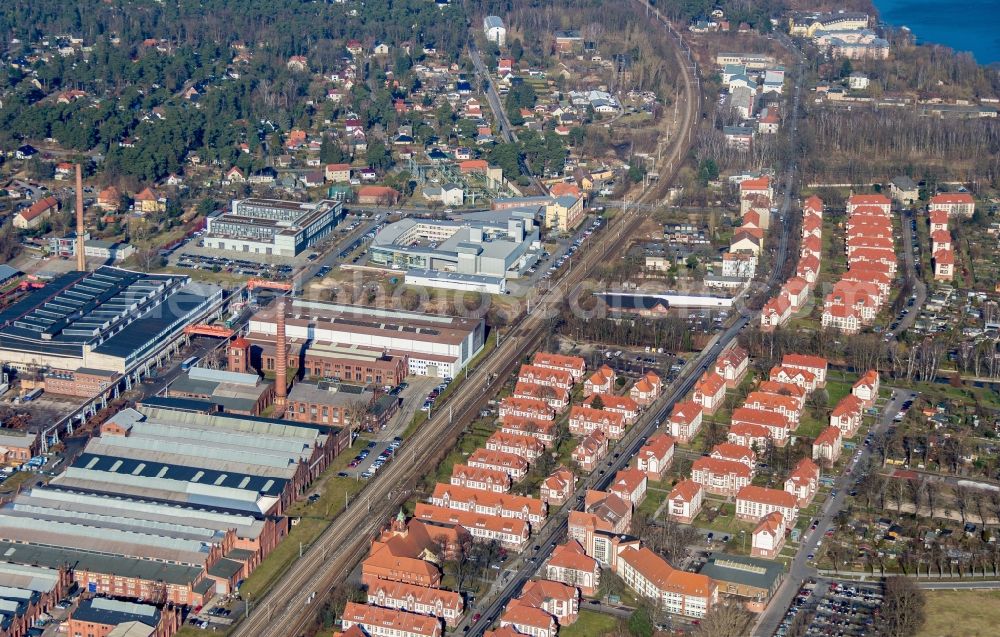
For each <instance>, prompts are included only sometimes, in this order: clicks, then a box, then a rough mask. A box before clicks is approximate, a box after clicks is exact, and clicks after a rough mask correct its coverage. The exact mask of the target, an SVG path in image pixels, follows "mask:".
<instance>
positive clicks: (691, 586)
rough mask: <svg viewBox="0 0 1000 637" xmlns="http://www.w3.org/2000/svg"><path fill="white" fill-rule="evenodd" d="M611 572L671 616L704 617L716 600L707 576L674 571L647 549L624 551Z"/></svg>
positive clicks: (716, 591)
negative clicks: (613, 571)
mask: <svg viewBox="0 0 1000 637" xmlns="http://www.w3.org/2000/svg"><path fill="white" fill-rule="evenodd" d="M614 570H615V573H616V574H617V575H618V576H619V577H621V578H622V580H624V582H625V583H626V584H628V585H629V587H631V588H632V589H633V590H635V591H636V592H637V593H639V594H640V595H642V596H643V597H645V598H647V599H652V600H653V601H654V602H655V603H656V605H657V606H658V607H659V608H662V609H663V610H665V611H666V612H668V613H671V614H675V615H681V616H683V617H692V618H699V617H704V616H705V615H706V614H707V613H708V612H709V610H711V608H712V607H713V606H714V605H715V604H716V602H717V601H718V589H717V587H716V584H715V582H713V581H712V579H711V578H710V577H708V576H706V575H699V574H697V573H688V572H687V571H681V570H677V569H675V568H673V567H671V566H670V565H669V564H668V563H667V562H666V560H664V559H663V558H662V557H660V556H659V555H657V554H656V553H654V552H652V551H650V550H649V549H648V548H640V549H635V548H632V547H628V548H626V549H625V550H623V551H622V552H621V553H620V554H619V555H618V558H617V560H616V561H615V569H614Z"/></svg>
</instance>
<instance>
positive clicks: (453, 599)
mask: <svg viewBox="0 0 1000 637" xmlns="http://www.w3.org/2000/svg"><path fill="white" fill-rule="evenodd" d="M367 601H368V603H369V604H371V605H373V606H381V607H382V608H391V609H394V610H404V611H407V612H409V613H417V614H418V615H432V616H434V617H440V618H441V619H443V620H444V623H445V624H446V625H448V626H455V625H457V624H458V622H459V620H460V619H461V618H462V612H463V611H464V610H465V602H464V601H462V596H461V595H460V594H459V593H456V592H454V591H448V590H444V589H442V588H429V587H427V586H417V585H416V584H407V583H406V582H392V581H389V580H378V581H377V582H375V583H374V584H373V585H371V586H369V587H368V599H367Z"/></svg>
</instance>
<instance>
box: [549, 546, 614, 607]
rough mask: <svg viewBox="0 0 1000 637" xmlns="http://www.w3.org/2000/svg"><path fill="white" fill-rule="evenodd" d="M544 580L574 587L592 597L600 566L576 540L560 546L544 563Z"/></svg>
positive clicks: (598, 579) (599, 576)
mask: <svg viewBox="0 0 1000 637" xmlns="http://www.w3.org/2000/svg"><path fill="white" fill-rule="evenodd" d="M544 572H545V578H546V579H550V580H552V581H555V582H562V583H563V584H569V585H570V586H576V587H578V588H579V589H580V592H581V593H583V594H584V595H588V596H589V595H593V594H594V593H596V592H597V587H598V586H599V585H600V582H601V566H600V564H599V563H598V562H597V560H595V559H594V558H592V557H590V556H589V555H587V552H586V551H584V550H583V546H582V545H581V544H580V543H579V542H577V541H576V540H569V541H567V542H566V543H565V544H560V545H559V546H557V547H556V548H555V549H554V550H553V551H552V556H551V557H549V560H548V562H546V563H545V571H544Z"/></svg>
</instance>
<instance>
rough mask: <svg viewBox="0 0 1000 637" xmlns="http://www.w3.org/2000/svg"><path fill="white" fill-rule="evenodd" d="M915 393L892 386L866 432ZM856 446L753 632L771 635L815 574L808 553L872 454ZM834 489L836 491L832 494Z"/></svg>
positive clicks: (881, 427) (882, 427)
mask: <svg viewBox="0 0 1000 637" xmlns="http://www.w3.org/2000/svg"><path fill="white" fill-rule="evenodd" d="M914 397H916V392H911V391H904V390H899V389H893V390H892V397H891V398H890V399H889V401H888V402H887V403H886V404H885V405H884V406H883V407H882V410H881V412H880V415H879V420H878V422H876V423H875V425H874V426H873V427H872V428H871V430H870V431H869V435H874V434H879V433H882V432H884V431H886V430H887V429H888V428H889V425H890V424H892V419H893V416H895V415H896V413H897V412H898V411H899V410H900V408H901V406H902V404H903V403H904V402H906V401H907V400H912V399H913V398H914ZM858 449H859V450H860V451H861V455H860V456H858V457H852V459H851V460H850V462H849V464H848V466H847V470H846V471H844V472H843V473H841V474H840V476H838V477H837V479H836V481H835V482H834V485H833V490H832V491H831V492H830V495H828V496H827V498H826V501H825V502H824V503H823V507H822V509H820V512H819V513H818V514H817V515H816V519H817V520H818V524H817V525H816V530H815V531H806V533H804V534H803V539H802V542H801V544H800V545H799V550H798V552H797V553H796V554H795V558H794V559H793V560H792V565H791V567H790V568H789V570H788V575H787V576H786V577H785V580H784V582H782V584H781V587H780V588H779V589H778V592H777V593H776V594H775V595H774V597H773V598H772V599H771V603H770V604H768V607H767V610H765V611H764V612H763V613H762V614H761V616H760V617H759V618H758V620H757V626H756V629H755V630H754V635H757V636H758V637H770V635H773V634H774V631H775V630H777V628H778V624H780V623H781V619H782V617H784V615H785V611H786V610H787V609H788V607H789V605H790V604H791V602H792V599H793V598H794V597H795V594H796V593H797V592H798V590H799V588H800V587H801V586H802V583H803V582H804V581H805V580H806V578H807V577H815V576H816V568H815V567H814V566H813V565H812V564H810V560H809V558H808V556H809V555H814V554H815V553H816V552H817V551H818V550H819V547H820V541H821V540H822V539H823V536H824V535H825V534H826V532H827V531H828V530H830V529H831V528H832V527H833V519H834V517H836V515H837V513H838V512H839V511H840V510H841V508H842V507H843V506H844V499H845V497H846V492H847V491H848V489H849V487H850V485H851V484H852V483H853V482H854V481H855V480H856V479H857V477H858V475H859V474H860V471H859V468H860V467H862V466H865V464H866V462H867V460H868V458H869V457H870V455H871V448H870V447H868V446H866V445H858ZM834 493H836V495H833V494H834Z"/></svg>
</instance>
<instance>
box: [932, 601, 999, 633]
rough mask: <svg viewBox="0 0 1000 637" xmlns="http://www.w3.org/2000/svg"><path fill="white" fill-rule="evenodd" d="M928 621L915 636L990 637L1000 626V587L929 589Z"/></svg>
mask: <svg viewBox="0 0 1000 637" xmlns="http://www.w3.org/2000/svg"><path fill="white" fill-rule="evenodd" d="M924 594H925V595H926V596H927V607H926V609H925V611H926V615H927V622H926V623H925V624H924V627H923V629H922V630H921V631H920V632H919V633H917V634H916V636H915V637H986V636H987V635H996V634H997V632H998V631H997V626H1000V591H926V592H925V593H924Z"/></svg>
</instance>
